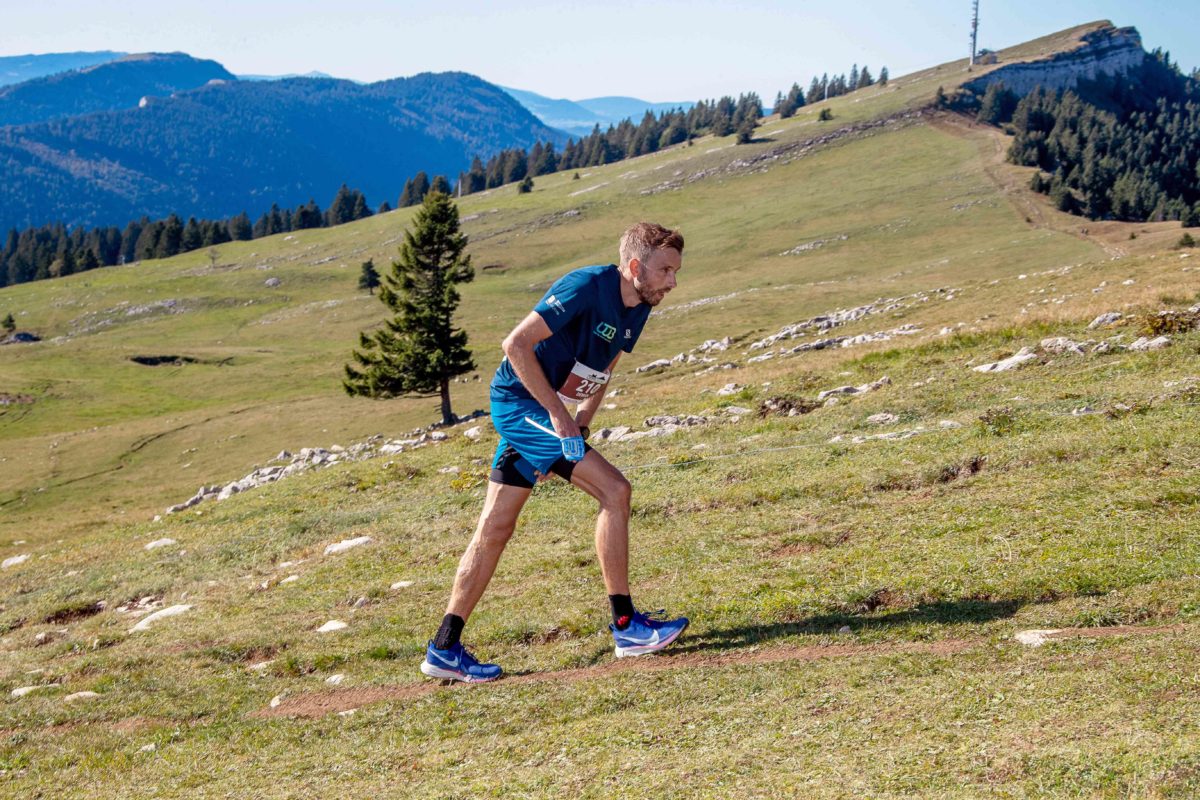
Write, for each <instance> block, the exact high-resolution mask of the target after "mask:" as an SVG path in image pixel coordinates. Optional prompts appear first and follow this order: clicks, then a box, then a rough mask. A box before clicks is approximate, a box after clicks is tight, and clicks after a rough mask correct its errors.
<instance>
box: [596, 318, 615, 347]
mask: <svg viewBox="0 0 1200 800" xmlns="http://www.w3.org/2000/svg"><path fill="white" fill-rule="evenodd" d="M592 333H594V334H596V335H597V336H599V337H600V338H601V339H603V340H604V341H606V342H611V341H612V340H613V337H614V336H616V335H617V328H616V326H614V325H609V324H608V323H607V322H601V323H599V324H598V325H596V330H594V331H592Z"/></svg>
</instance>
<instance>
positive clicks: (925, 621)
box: [671, 599, 1024, 653]
mask: <svg viewBox="0 0 1200 800" xmlns="http://www.w3.org/2000/svg"><path fill="white" fill-rule="evenodd" d="M1022 605H1024V603H1023V602H1022V601H1018V600H976V599H966V600H949V601H939V602H936V603H923V604H921V605H919V606H916V607H914V608H910V609H906V610H904V611H894V612H890V613H883V614H878V615H874V616H864V615H861V614H852V613H832V614H820V615H817V616H813V617H808V618H807V619H803V620H797V621H795V622H777V623H774V624H771V625H742V626H738V627H733V628H724V629H716V630H709V631H705V632H704V633H702V634H699V635H697V636H695V637H687V638H685V639H684V641H683V644H681V645H679V646H676V647H672V648H671V652H672V653H701V652H720V651H723V650H736V649H739V648H743V647H750V646H753V645H756V644H763V643H766V642H770V641H773V640H775V639H783V638H786V637H790V636H800V635H808V636H814V635H816V636H819V635H822V634H831V633H837V632H838V630H839V629H841V628H842V627H844V626H849V628H850V630H851V631H852V632H854V633H865V632H870V631H875V630H886V629H889V628H895V627H902V626H910V625H968V624H979V623H984V622H992V621H994V620H998V619H1006V618H1008V617H1011V616H1012V615H1013V614H1015V613H1016V612H1017V610H1018V609H1020V607H1021V606H1022Z"/></svg>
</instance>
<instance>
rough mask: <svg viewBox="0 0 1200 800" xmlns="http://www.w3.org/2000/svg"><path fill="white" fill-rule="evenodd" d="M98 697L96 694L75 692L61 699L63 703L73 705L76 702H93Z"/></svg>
mask: <svg viewBox="0 0 1200 800" xmlns="http://www.w3.org/2000/svg"><path fill="white" fill-rule="evenodd" d="M99 696H100V695H99V694H98V693H97V692H75V693H74V694H69V695H67V696H66V697H64V698H63V702H64V703H74V702H75V701H76V700H95V699H96V698H97V697H99Z"/></svg>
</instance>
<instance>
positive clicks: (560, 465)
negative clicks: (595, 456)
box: [491, 398, 592, 489]
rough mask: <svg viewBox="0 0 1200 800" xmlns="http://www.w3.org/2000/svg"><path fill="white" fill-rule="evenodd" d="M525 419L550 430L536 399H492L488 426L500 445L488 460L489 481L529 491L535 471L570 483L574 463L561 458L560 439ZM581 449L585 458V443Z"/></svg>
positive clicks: (548, 418)
mask: <svg viewBox="0 0 1200 800" xmlns="http://www.w3.org/2000/svg"><path fill="white" fill-rule="evenodd" d="M526 417H528V418H529V419H531V420H533V421H534V422H536V423H538V425H541V426H543V427H545V428H549V429H550V430H554V425H553V423H551V422H550V414H549V412H547V411H546V409H544V408H542V406H541V404H540V403H538V402H537V401H536V400H522V399H516V398H514V399H513V400H505V401H501V400H492V426H493V427H495V429H496V433H498V434H500V443H499V444H498V445H496V457H495V458H494V459H493V460H492V474H491V480H492V481H493V482H494V483H503V484H506V485H508V486H521V487H524V488H526V489H531V488H533V485H534V483H535V482H536V481H537V474H536V472H540V473H541V474H543V475H549V474H550V473H554V474H556V475H558V476H560V477H561V478H563V480H566V481H570V480H571V473H572V471H573V470H574V469H575V464H576V463H578V462H571V461H568V460H567V459H566V458H564V457H563V451H562V440H560V439H559V438H558V437H557V436H554V435H552V434H549V433H546V432H545V431H542V430H539V429H538V428H537V427H536V426H534V425H532V424H531V423H530V422H528V421H527V420H526V419H525V418H526ZM583 447H584V452H585V455H586V452H587V451H588V450H591V449H592V448H591V445H589V444H587V443H586V442H585V443H584V445H583ZM535 471H536V472H535Z"/></svg>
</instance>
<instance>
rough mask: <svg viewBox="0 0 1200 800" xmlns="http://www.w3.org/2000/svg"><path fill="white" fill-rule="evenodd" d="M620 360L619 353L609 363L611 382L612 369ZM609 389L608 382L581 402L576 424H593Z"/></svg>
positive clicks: (577, 410) (584, 425)
mask: <svg viewBox="0 0 1200 800" xmlns="http://www.w3.org/2000/svg"><path fill="white" fill-rule="evenodd" d="M620 360H621V354H620V353H617V357H616V358H614V359H613V360H612V363H611V364H609V365H608V369H607V370H605V371H606V372H607V373H608V374H609V376H610V379H609V380H610V382H611V376H612V371H613V369H615V368H616V366H617V362H618V361H620ZM607 391H608V384H607V383H606V384H604V385H603V386H601V387H600V389H599V391H597V392H596V393H595V394H594V395H592V396H591V397H589V398H588V399H587V400H584V401H583V402H582V403H580V404H579V407H578V408H576V409H575V424H576V425H578V426H579V427H580V428H587V427H589V426H590V425H591V424H592V417H594V416H595V415H596V412H597V411H599V410H600V403H601V401H603V400H604V393H605V392H607ZM590 432H591V431H589V433H590Z"/></svg>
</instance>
